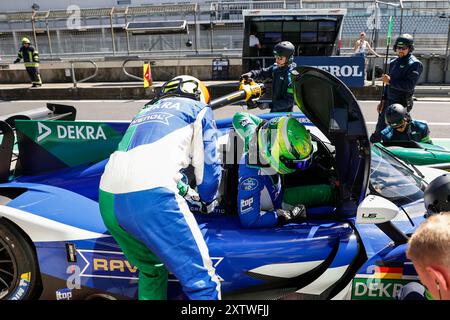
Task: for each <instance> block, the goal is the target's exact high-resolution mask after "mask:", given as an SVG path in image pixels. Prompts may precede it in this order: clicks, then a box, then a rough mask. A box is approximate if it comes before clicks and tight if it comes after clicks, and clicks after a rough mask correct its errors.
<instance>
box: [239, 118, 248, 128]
mask: <svg viewBox="0 0 450 320" xmlns="http://www.w3.org/2000/svg"><path fill="white" fill-rule="evenodd" d="M249 123H250V120H249V119H242V120H241V121H240V122H239V124H240V125H241V127H243V128H245V127H246V126H247V125H248V124H249Z"/></svg>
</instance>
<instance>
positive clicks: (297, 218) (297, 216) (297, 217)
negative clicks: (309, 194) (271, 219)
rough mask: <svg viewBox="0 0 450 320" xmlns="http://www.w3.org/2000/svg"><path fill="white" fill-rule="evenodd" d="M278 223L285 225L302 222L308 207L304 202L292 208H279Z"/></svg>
mask: <svg viewBox="0 0 450 320" xmlns="http://www.w3.org/2000/svg"><path fill="white" fill-rule="evenodd" d="M277 217H278V223H279V224H280V225H284V224H287V223H291V222H301V221H303V220H305V219H306V207H305V206H304V205H303V204H300V205H297V206H295V207H293V208H292V209H291V210H283V209H278V210H277Z"/></svg>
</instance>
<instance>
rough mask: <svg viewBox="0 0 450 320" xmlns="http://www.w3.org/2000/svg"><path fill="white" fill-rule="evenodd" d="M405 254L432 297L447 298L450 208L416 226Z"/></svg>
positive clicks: (449, 292)
mask: <svg viewBox="0 0 450 320" xmlns="http://www.w3.org/2000/svg"><path fill="white" fill-rule="evenodd" d="M407 256H408V258H409V259H410V260H411V261H412V262H413V264H414V268H415V269H416V271H417V274H418V275H419V278H420V281H421V282H422V284H423V285H424V286H425V287H426V288H427V290H428V291H429V293H430V294H431V296H432V298H433V299H436V300H450V212H445V213H441V214H435V215H433V216H431V217H429V218H428V219H427V221H425V222H424V223H423V224H421V225H420V226H419V228H418V229H417V231H416V232H415V233H414V234H413V235H412V237H411V239H410V240H409V248H408V251H407Z"/></svg>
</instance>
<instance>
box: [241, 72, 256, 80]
mask: <svg viewBox="0 0 450 320" xmlns="http://www.w3.org/2000/svg"><path fill="white" fill-rule="evenodd" d="M252 76H253V75H252V73H251V72H247V73H244V74H242V75H241V78H240V79H241V80H248V79H250V78H251V77H252Z"/></svg>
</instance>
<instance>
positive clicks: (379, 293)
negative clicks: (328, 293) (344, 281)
mask: <svg viewBox="0 0 450 320" xmlns="http://www.w3.org/2000/svg"><path fill="white" fill-rule="evenodd" d="M411 281H412V280H404V279H376V278H355V279H353V287H352V299H353V300H386V299H388V300H393V299H395V298H396V297H397V296H398V293H399V292H400V290H401V289H402V288H403V286H404V285H406V284H408V283H409V282H411Z"/></svg>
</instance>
